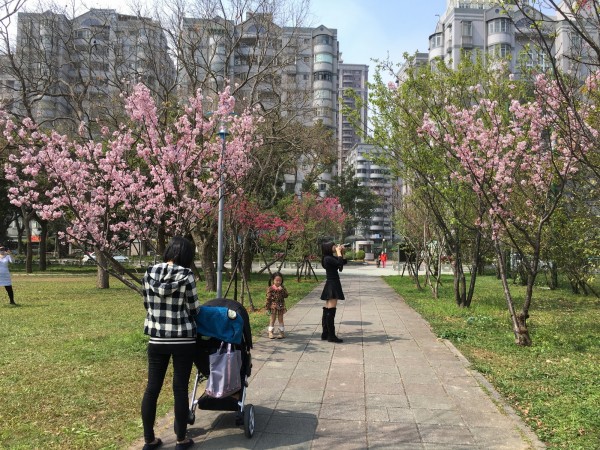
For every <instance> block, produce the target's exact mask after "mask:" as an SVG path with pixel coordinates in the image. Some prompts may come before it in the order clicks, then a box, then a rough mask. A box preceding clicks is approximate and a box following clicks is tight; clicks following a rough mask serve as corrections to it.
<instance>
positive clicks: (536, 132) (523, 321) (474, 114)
mask: <svg viewBox="0 0 600 450" xmlns="http://www.w3.org/2000/svg"><path fill="white" fill-rule="evenodd" d="M480 89H481V86H474V87H473V90H474V91H477V90H480ZM533 89H534V98H533V99H532V100H531V101H528V102H524V101H522V100H521V99H520V98H518V97H516V96H511V95H508V97H507V98H505V99H501V98H500V99H492V98H485V97H483V96H482V98H480V99H479V100H478V101H477V102H476V103H475V104H473V105H472V106H471V107H469V108H458V107H456V106H453V105H450V106H448V107H447V111H448V113H449V115H448V116H447V117H441V118H440V117H438V118H436V119H435V120H434V119H433V118H432V117H430V116H426V117H425V120H424V122H423V126H422V128H421V131H422V132H423V133H424V134H426V135H427V136H428V137H429V138H430V139H432V140H434V141H435V142H436V143H437V144H438V145H443V146H444V147H445V148H446V150H447V157H448V158H451V159H454V160H456V161H458V162H459V164H460V166H459V168H458V169H457V170H456V171H455V172H454V173H453V177H454V179H455V180H456V181H457V182H461V183H464V184H466V185H469V186H471V187H472V189H473V192H474V193H475V194H476V196H477V198H478V199H480V201H482V202H483V203H484V204H485V205H487V212H486V214H485V216H483V217H482V218H481V219H479V220H478V221H477V223H476V225H477V226H478V227H480V228H481V229H482V230H483V231H484V232H486V233H488V234H489V235H490V236H491V238H492V240H493V242H494V245H495V250H496V255H497V258H498V261H499V267H500V273H501V279H502V284H503V287H504V294H505V298H506V302H507V306H508V310H509V312H510V316H511V320H512V326H513V332H514V335H515V341H516V343H517V344H519V345H530V344H531V338H530V336H529V332H528V327H527V319H528V317H529V309H530V306H531V301H532V296H533V286H534V282H535V279H536V276H537V275H538V272H539V269H540V252H541V249H542V245H543V241H542V240H543V236H544V233H543V230H544V227H545V226H547V225H548V223H549V221H550V219H551V217H552V214H553V213H554V211H555V210H556V208H557V206H558V205H559V203H560V201H561V198H562V195H563V193H564V191H565V188H566V187H567V183H568V181H569V179H570V177H572V176H573V174H575V173H576V172H577V170H578V159H579V157H580V156H581V155H585V154H586V153H587V152H588V151H589V150H590V148H591V147H592V146H593V144H594V140H591V139H589V138H588V137H589V136H593V137H594V138H595V137H597V135H598V132H597V130H596V129H594V128H593V127H591V126H589V125H587V124H586V123H585V122H582V121H580V120H578V119H577V118H576V114H575V111H574V110H573V107H572V106H571V105H572V104H569V103H566V102H564V101H562V96H561V93H560V89H559V86H558V84H557V83H556V82H555V81H553V80H550V79H548V77H546V76H544V75H538V76H537V77H536V78H535V83H534V86H533ZM515 91H516V89H515ZM577 108H578V110H577V117H589V114H590V111H592V110H593V108H594V107H593V105H591V104H589V103H585V102H580V103H579V104H578V105H577ZM583 127H584V128H585V129H583ZM504 244H507V245H509V246H510V247H511V248H513V249H514V250H515V252H516V254H517V256H518V258H519V259H520V260H521V261H522V264H523V267H524V269H525V271H526V274H527V283H526V286H527V287H526V294H525V298H524V301H523V303H522V305H521V309H520V310H517V307H516V304H515V300H514V298H513V296H512V294H511V290H510V286H509V283H508V281H507V274H506V269H505V268H506V264H505V262H506V261H505V253H504V251H503V245H504Z"/></svg>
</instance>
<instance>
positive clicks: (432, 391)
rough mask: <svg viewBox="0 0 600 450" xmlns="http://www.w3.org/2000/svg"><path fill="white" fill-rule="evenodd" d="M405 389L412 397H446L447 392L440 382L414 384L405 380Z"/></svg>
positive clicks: (409, 396)
mask: <svg viewBox="0 0 600 450" xmlns="http://www.w3.org/2000/svg"><path fill="white" fill-rule="evenodd" d="M404 390H405V391H406V395H408V398H409V399H410V398H411V397H412V396H415V397H416V396H423V395H427V396H431V397H433V398H440V397H446V396H447V393H446V391H445V390H444V388H443V387H442V386H440V385H439V384H413V383H408V382H406V381H405V382H404Z"/></svg>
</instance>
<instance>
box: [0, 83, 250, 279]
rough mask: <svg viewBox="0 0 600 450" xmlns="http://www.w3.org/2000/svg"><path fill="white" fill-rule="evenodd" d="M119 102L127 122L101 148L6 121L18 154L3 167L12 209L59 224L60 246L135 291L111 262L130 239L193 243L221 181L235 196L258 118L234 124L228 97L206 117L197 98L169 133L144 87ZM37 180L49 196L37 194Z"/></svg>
mask: <svg viewBox="0 0 600 450" xmlns="http://www.w3.org/2000/svg"><path fill="white" fill-rule="evenodd" d="M124 100H125V109H126V111H127V113H128V115H129V118H130V123H129V124H127V125H125V124H123V125H122V126H121V127H120V128H119V129H118V130H117V131H114V132H112V133H111V132H110V131H109V130H108V128H106V127H105V128H104V129H103V130H102V137H103V138H102V139H101V140H99V141H94V140H88V141H84V142H82V143H80V142H78V141H76V140H72V139H69V138H68V137H67V136H64V135H60V134H58V133H56V132H54V131H52V132H49V133H45V132H42V131H39V130H38V128H37V126H36V125H35V124H34V123H33V121H31V120H25V121H23V124H22V125H21V126H17V125H16V124H15V123H13V122H12V121H11V120H10V119H9V118H8V116H5V117H4V118H3V119H2V122H0V128H2V129H3V131H4V136H5V138H6V139H7V140H8V141H9V143H10V144H11V145H13V146H14V147H15V148H16V149H17V151H16V153H15V154H13V155H11V157H10V158H9V159H10V162H9V164H7V166H6V168H5V169H6V177H7V179H9V180H10V181H11V182H13V186H12V187H11V188H10V191H9V195H10V197H11V201H12V203H13V204H15V205H17V206H20V205H30V206H31V207H32V208H33V209H34V210H35V211H36V212H37V214H38V215H39V216H40V217H41V218H42V219H44V220H57V219H63V220H64V221H66V223H67V226H66V231H65V232H64V233H63V234H62V235H61V238H62V239H65V240H68V241H70V242H73V243H76V244H77V245H79V246H86V247H87V246H92V247H94V248H95V249H96V251H97V253H98V258H96V261H97V263H98V264H99V266H101V267H102V268H104V269H107V270H109V269H110V271H111V273H112V274H113V275H115V276H116V277H118V278H119V279H120V280H121V281H123V282H124V283H126V284H127V285H128V286H129V287H131V288H133V289H137V290H139V282H140V280H139V279H138V277H137V276H136V275H135V273H133V272H131V271H128V270H126V269H125V268H123V267H122V266H120V265H119V264H118V263H117V262H116V261H114V259H112V258H111V256H110V255H111V254H112V253H113V252H114V251H116V250H118V249H120V248H122V247H124V246H126V245H129V244H130V243H131V242H133V241H135V240H140V241H150V242H151V241H153V240H154V239H155V238H156V236H157V233H158V230H159V229H160V228H163V229H165V230H167V234H168V235H175V234H183V235H187V236H189V235H191V234H193V231H194V229H195V227H196V226H198V224H199V223H200V222H201V221H202V220H203V219H204V218H205V217H206V216H208V215H210V214H212V213H213V212H214V207H215V205H216V203H217V202H218V198H219V188H220V186H221V180H224V183H225V185H224V186H225V193H226V195H227V196H228V197H229V198H232V197H235V196H236V195H238V194H240V190H239V186H238V185H239V181H240V180H241V179H242V177H243V176H244V174H245V173H246V172H247V170H248V168H249V167H250V160H249V158H248V154H249V152H251V151H252V150H253V149H254V148H255V147H256V146H257V145H259V144H260V138H259V137H257V136H256V135H255V134H254V129H255V126H256V123H257V121H258V120H259V119H257V118H256V116H255V115H254V114H253V113H252V112H251V111H249V110H246V111H244V112H243V113H242V114H239V115H237V116H236V115H233V114H232V112H233V111H234V108H235V100H234V98H233V97H232V96H231V95H230V93H229V89H228V88H226V89H225V90H224V91H223V92H222V93H221V94H220V96H219V101H218V108H217V110H216V111H214V112H213V113H212V114H210V115H208V114H207V111H206V110H205V109H204V106H203V102H204V101H205V100H206V99H204V98H203V97H202V95H201V94H200V93H198V94H197V95H196V96H195V97H192V98H190V99H189V101H188V104H187V105H186V106H185V107H184V108H183V110H182V111H181V113H180V114H179V116H178V117H176V118H175V119H174V120H173V122H172V124H171V125H164V124H160V123H159V120H158V116H157V112H156V111H157V108H156V105H155V103H154V100H153V99H152V97H151V95H150V91H149V90H148V89H147V88H146V87H145V86H144V85H142V84H138V85H136V86H135V87H134V88H133V92H132V94H131V95H130V96H128V97H126V98H125V99H124ZM221 124H227V127H228V128H229V130H230V132H231V136H233V137H232V138H230V140H229V142H228V144H227V145H226V146H223V145H222V141H221V139H220V138H218V137H217V132H218V129H219V126H220V125H221ZM42 180H47V181H49V182H50V184H51V186H52V187H51V188H49V189H43V186H44V183H42ZM45 199H47V201H46V200H45ZM105 259H107V260H109V262H110V264H107V261H106V260H105ZM99 284H101V285H102V287H105V286H104V285H105V283H99Z"/></svg>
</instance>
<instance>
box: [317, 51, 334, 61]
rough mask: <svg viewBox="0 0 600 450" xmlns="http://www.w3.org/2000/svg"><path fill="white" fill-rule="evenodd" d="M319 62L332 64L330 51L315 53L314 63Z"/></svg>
mask: <svg viewBox="0 0 600 450" xmlns="http://www.w3.org/2000/svg"><path fill="white" fill-rule="evenodd" d="M319 62H325V63H329V64H333V55H332V54H330V53H317V54H316V55H315V63H319Z"/></svg>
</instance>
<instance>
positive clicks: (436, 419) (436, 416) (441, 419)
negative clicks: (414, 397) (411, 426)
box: [412, 408, 466, 426]
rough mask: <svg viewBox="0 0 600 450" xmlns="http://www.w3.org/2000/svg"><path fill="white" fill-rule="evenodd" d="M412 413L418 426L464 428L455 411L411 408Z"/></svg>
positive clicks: (461, 419)
mask: <svg viewBox="0 0 600 450" xmlns="http://www.w3.org/2000/svg"><path fill="white" fill-rule="evenodd" d="M412 412H413V414H414V417H415V420H416V421H417V423H420V424H436V425H460V426H466V424H465V421H464V420H463V418H462V416H461V414H460V413H459V412H458V411H456V410H445V409H426V408H412Z"/></svg>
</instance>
